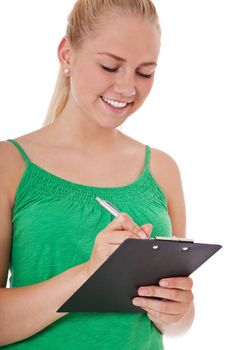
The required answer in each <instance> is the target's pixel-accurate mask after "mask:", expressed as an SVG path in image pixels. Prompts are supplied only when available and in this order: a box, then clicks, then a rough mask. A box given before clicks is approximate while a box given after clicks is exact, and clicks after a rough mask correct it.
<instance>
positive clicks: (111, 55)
mask: <svg viewBox="0 0 233 350" xmlns="http://www.w3.org/2000/svg"><path fill="white" fill-rule="evenodd" d="M98 55H107V56H110V57H112V58H115V59H116V60H118V61H121V62H127V61H126V59H124V58H122V57H119V56H116V55H113V54H112V53H109V52H98ZM152 65H153V66H157V62H153V61H152V62H145V63H141V64H140V65H139V66H152Z"/></svg>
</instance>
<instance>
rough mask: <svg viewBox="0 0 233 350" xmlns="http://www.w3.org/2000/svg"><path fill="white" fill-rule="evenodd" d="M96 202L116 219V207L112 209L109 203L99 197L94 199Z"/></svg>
mask: <svg viewBox="0 0 233 350" xmlns="http://www.w3.org/2000/svg"><path fill="white" fill-rule="evenodd" d="M96 200H97V202H99V204H100V205H101V206H102V207H103V208H105V209H106V210H107V211H108V212H109V213H110V214H112V215H113V216H115V217H117V216H118V215H119V214H120V211H119V210H118V209H117V208H116V207H114V206H113V205H112V204H111V203H110V202H109V201H106V200H104V199H101V198H99V197H96Z"/></svg>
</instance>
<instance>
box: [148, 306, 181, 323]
mask: <svg viewBox="0 0 233 350" xmlns="http://www.w3.org/2000/svg"><path fill="white" fill-rule="evenodd" d="M144 310H145V311H146V312H147V316H148V318H149V319H150V320H151V321H152V322H154V323H158V324H160V323H161V322H162V323H165V324H173V323H176V322H178V321H179V320H180V319H181V318H182V316H183V315H169V314H164V313H163V312H159V311H156V310H151V309H147V308H144Z"/></svg>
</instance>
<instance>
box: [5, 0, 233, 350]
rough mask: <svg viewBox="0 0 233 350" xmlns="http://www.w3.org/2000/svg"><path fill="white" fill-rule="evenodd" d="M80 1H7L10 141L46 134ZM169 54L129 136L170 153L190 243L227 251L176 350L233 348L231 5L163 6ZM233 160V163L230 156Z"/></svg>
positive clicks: (211, 270)
mask: <svg viewBox="0 0 233 350" xmlns="http://www.w3.org/2000/svg"><path fill="white" fill-rule="evenodd" d="M74 2H75V1H73V0H69V1H68V0H56V1H55V0H54V1H52V0H50V1H45V0H44V1H42V0H41V1H40V2H39V1H29V0H21V1H16V0H11V1H1V2H0V39H1V40H0V45H1V54H0V69H1V75H0V77H1V78H0V96H1V113H0V140H6V139H7V138H14V137H17V136H20V135H23V134H26V133H29V132H31V131H33V130H36V129H38V128H40V127H41V126H42V123H43V120H44V117H45V114H46V111H47V107H48V103H49V100H50V97H51V94H52V91H53V88H54V84H55V80H56V76H57V71H58V60H57V56H56V50H57V45H58V43H59V41H60V39H61V37H62V35H63V34H64V31H65V27H66V17H67V15H68V13H69V11H70V10H71V7H72V5H73V4H74ZM154 3H155V4H156V6H157V9H158V12H159V15H160V21H161V25H162V30H163V35H162V48H161V55H160V59H159V64H158V69H157V73H156V76H155V84H154V87H153V90H152V91H151V94H150V96H149V97H148V99H147V101H146V102H145V104H144V105H143V106H142V108H141V109H140V111H138V112H137V113H136V114H135V115H134V116H132V117H131V118H130V119H129V120H128V121H127V122H126V123H125V124H124V125H123V127H122V131H123V132H125V133H127V134H129V135H130V136H132V137H134V138H136V139H138V140H139V141H141V142H143V143H145V144H149V145H150V146H151V147H155V148H159V149H162V150H164V151H165V152H167V153H169V154H170V155H171V156H172V157H173V158H174V159H175V160H176V161H177V163H178V165H179V167H180V171H181V174H182V179H183V187H184V192H185V197H186V209H187V228H188V230H187V231H188V237H192V238H194V239H195V240H196V241H199V242H210V243H220V244H222V245H223V249H222V250H221V251H220V252H218V253H217V254H216V255H215V256H214V257H213V258H211V259H210V260H209V261H208V262H206V263H205V264H204V265H203V266H202V267H201V268H200V269H199V270H197V271H196V272H195V273H194V274H193V279H194V293H195V303H196V318H195V322H194V324H193V327H192V329H191V330H190V331H189V333H187V334H186V335H185V336H184V337H179V338H173V339H166V338H165V345H166V349H167V350H169V349H172V350H178V349H179V350H184V349H190V350H194V349H195V350H196V349H201V350H202V349H211V350H217V349H222V348H223V342H226V343H227V345H225V348H227V349H229V348H231V346H232V341H231V334H230V330H231V329H230V324H232V320H231V318H230V319H228V316H229V317H232V312H233V308H232V299H231V293H230V292H231V288H232V282H231V278H232V274H231V273H230V272H231V271H230V265H231V266H232V265H233V264H232V262H231V260H232V259H230V254H231V251H232V249H233V247H232V245H233V239H232V235H233V230H232V213H231V212H232V195H233V187H232V179H233V171H232V164H231V163H232V149H233V141H232V139H231V134H232V127H230V119H231V118H232V117H233V107H232V81H233V68H232V64H233V49H232V37H231V36H232V34H231V33H232V32H233V21H232V10H231V5H232V4H231V0H221V1H220V0H218V1H217V0H195V1H194V0H192V1H191V0H176V1H174V0H163V1H162V0H161V1H154ZM230 153H231V154H230Z"/></svg>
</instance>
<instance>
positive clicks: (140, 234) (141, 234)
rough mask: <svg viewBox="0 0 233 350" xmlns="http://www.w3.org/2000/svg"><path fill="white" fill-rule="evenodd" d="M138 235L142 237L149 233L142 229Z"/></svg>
mask: <svg viewBox="0 0 233 350" xmlns="http://www.w3.org/2000/svg"><path fill="white" fill-rule="evenodd" d="M138 236H139V237H140V238H147V235H146V234H145V232H144V231H142V230H141V231H139V232H138Z"/></svg>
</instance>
